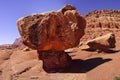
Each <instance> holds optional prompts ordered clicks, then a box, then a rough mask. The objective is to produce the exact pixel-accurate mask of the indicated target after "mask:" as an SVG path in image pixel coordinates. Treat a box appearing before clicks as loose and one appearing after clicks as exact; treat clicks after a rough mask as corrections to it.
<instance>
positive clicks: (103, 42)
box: [86, 33, 116, 51]
mask: <svg viewBox="0 0 120 80" xmlns="http://www.w3.org/2000/svg"><path fill="white" fill-rule="evenodd" d="M115 43H116V40H115V35H114V34H112V33H109V34H106V35H104V36H100V37H97V38H95V39H93V40H89V41H87V42H86V45H88V46H89V48H86V50H102V51H108V50H110V48H115Z"/></svg>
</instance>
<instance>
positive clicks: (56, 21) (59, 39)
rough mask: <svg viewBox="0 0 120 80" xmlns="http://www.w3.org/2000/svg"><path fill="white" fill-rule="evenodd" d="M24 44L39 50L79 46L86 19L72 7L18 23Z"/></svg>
mask: <svg viewBox="0 0 120 80" xmlns="http://www.w3.org/2000/svg"><path fill="white" fill-rule="evenodd" d="M17 25H18V28H19V32H20V34H21V36H22V40H23V43H24V44H25V45H27V46H29V47H30V48H33V49H37V50H57V51H58V50H59V51H60V50H65V49H68V48H71V47H75V46H77V45H78V43H79V40H80V38H81V37H82V36H83V35H84V29H85V26H86V21H85V19H84V18H83V17H82V16H81V15H80V13H79V12H78V11H77V10H76V9H75V8H74V7H73V6H71V5H66V6H65V7H64V8H62V9H60V10H59V11H54V12H49V13H43V14H34V15H29V16H26V17H24V18H21V19H19V20H18V22H17Z"/></svg>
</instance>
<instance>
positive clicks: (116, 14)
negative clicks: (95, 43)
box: [80, 10, 120, 44]
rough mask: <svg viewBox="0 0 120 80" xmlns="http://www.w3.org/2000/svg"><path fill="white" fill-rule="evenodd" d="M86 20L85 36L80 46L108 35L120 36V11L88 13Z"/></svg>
mask: <svg viewBox="0 0 120 80" xmlns="http://www.w3.org/2000/svg"><path fill="white" fill-rule="evenodd" d="M85 19H86V22H87V24H86V29H85V35H84V36H83V37H82V38H81V40H80V44H82V43H84V42H86V41H88V40H91V39H94V38H97V37H99V36H102V35H105V34H108V33H114V34H116V35H119V33H118V32H120V10H95V11H92V12H89V13H87V14H86V16H85Z"/></svg>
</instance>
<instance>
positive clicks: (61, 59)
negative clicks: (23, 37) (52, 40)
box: [38, 50, 72, 73]
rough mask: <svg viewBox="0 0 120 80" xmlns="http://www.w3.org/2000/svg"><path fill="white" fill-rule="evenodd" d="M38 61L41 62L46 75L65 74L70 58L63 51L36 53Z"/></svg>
mask: <svg viewBox="0 0 120 80" xmlns="http://www.w3.org/2000/svg"><path fill="white" fill-rule="evenodd" d="M38 54H39V59H41V60H43V69H44V70H45V71H46V72H48V73H54V72H67V70H68V67H69V66H70V65H71V61H72V59H71V57H70V56H69V55H68V54H67V53H66V52H64V51H52V50H49V51H38Z"/></svg>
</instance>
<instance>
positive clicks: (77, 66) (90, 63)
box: [63, 57, 112, 73]
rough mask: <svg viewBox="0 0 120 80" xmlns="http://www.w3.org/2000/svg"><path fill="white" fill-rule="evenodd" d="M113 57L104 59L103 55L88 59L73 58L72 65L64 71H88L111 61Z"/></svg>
mask: <svg viewBox="0 0 120 80" xmlns="http://www.w3.org/2000/svg"><path fill="white" fill-rule="evenodd" d="M111 60H112V59H110V58H107V59H103V58H101V57H97V58H91V59H87V60H73V61H72V65H71V67H69V68H68V69H67V70H66V71H65V72H63V73H86V72H88V71H90V70H92V69H94V68H95V67H97V66H99V65H101V64H103V63H105V62H109V61H111Z"/></svg>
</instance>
